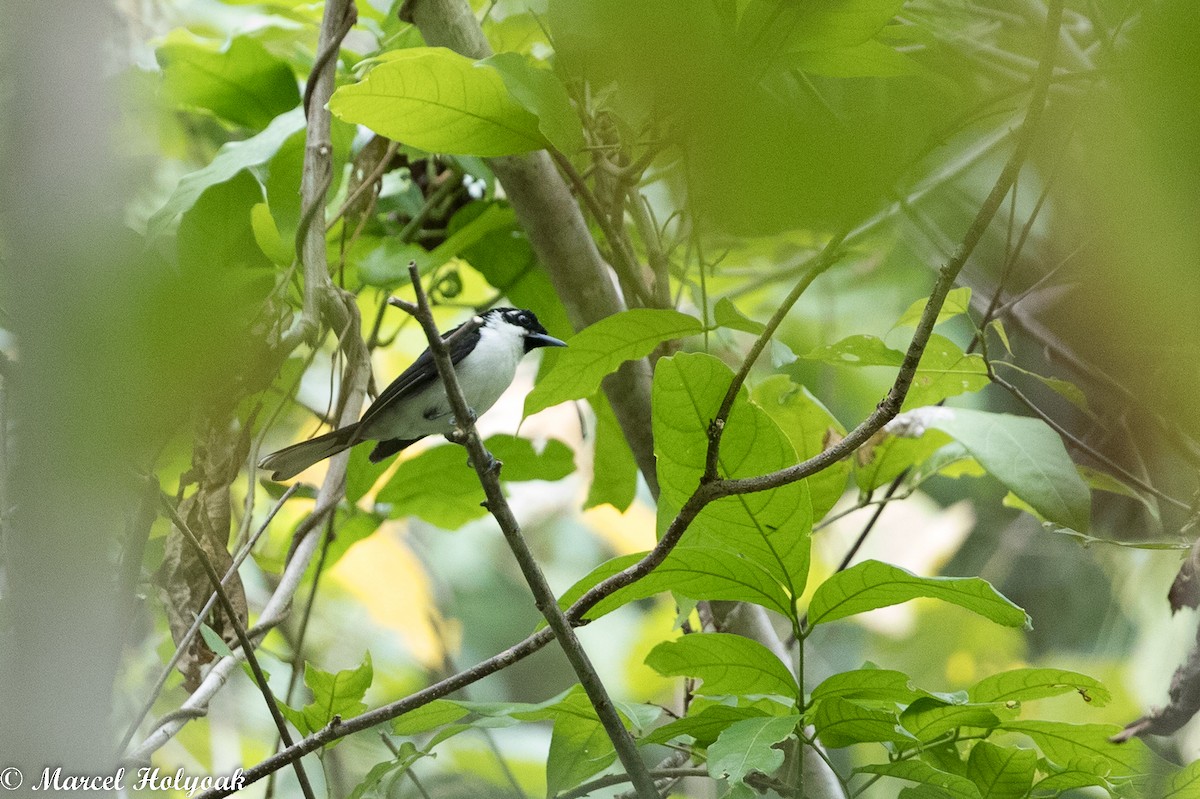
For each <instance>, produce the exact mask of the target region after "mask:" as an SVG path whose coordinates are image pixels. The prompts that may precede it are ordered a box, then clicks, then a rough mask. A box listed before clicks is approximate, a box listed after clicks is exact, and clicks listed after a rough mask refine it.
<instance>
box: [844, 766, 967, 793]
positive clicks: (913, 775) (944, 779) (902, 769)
mask: <svg viewBox="0 0 1200 799" xmlns="http://www.w3.org/2000/svg"><path fill="white" fill-rule="evenodd" d="M855 770H856V771H858V772H859V773H862V774H883V775H885V776H888V777H895V778H896V779H898V780H908V781H910V782H917V783H921V784H922V785H932V786H934V787H935V788H939V789H941V790H943V791H945V792H946V794H947V795H949V796H951V797H953V799H981V797H980V795H979V789H978V788H976V787H975V783H973V782H971V781H970V780H969V779H967V778H966V777H960V776H958V775H957V774H950V773H948V772H945V771H940V770H938V769H936V768H934V767H933V766H931V765H929V764H928V763H923V762H921V761H920V760H899V761H896V762H895V763H876V764H872V765H869V766H860V767H859V768H857V769H855Z"/></svg>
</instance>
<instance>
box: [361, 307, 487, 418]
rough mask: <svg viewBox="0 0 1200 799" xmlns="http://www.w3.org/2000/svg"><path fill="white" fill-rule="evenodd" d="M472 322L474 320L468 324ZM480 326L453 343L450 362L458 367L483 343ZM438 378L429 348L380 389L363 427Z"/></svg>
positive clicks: (443, 335)
mask: <svg viewBox="0 0 1200 799" xmlns="http://www.w3.org/2000/svg"><path fill="white" fill-rule="evenodd" d="M468 324H470V323H468ZM460 327H462V325H459V326H458V327H456V328H454V329H453V330H450V331H448V332H446V333H443V334H442V338H448V337H449V336H451V335H452V334H453V333H455V332H457V331H458V329H459V328H460ZM479 331H480V328H479V327H478V326H475V328H474V329H473V330H470V331H468V332H467V333H465V334H463V335H462V336H459V337H458V338H457V339H455V340H454V342H453V343H452V344H451V345H450V362H451V363H453V364H454V365H455V366H457V365H458V362H459V361H461V360H462V359H463V358H465V357H467V353H469V352H470V351H471V350H473V349H475V345H476V344H478V343H479V336H480V333H479ZM437 379H438V373H437V364H435V363H434V362H433V353H432V352H430V351H429V350H428V349H426V350H425V351H424V352H422V353H421V355H420V356H419V357H418V358H417V359H416V360H415V361H413V362H412V365H411V366H409V367H408V368H407V369H405V370H404V371H403V372H401V373H400V376H399V377H397V378H396V379H395V380H393V381H392V382H391V383H390V384H388V387H387V388H385V389H384V390H383V391H382V392H380V394H379V396H378V397H376V398H375V401H374V402H372V403H371V407H369V408H367V412H366V413H364V414H363V416H362V419H360V420H359V429H363V428H365V427H366V424H367V422H369V421H370V420H371V419H372V418H373V417H375V416H377V415H378V414H379V413H380V412H381V411H383V410H384V409H385V408H387V407H388V406H390V405H391V404H392V403H393V402H400V401H401V400H403V399H404V398H405V397H410V396H412V395H413V394H416V393H417V392H419V391H421V390H422V389H424V388H426V387H427V386H428V385H429V384H430V383H432V382H433V381H435V380H437Z"/></svg>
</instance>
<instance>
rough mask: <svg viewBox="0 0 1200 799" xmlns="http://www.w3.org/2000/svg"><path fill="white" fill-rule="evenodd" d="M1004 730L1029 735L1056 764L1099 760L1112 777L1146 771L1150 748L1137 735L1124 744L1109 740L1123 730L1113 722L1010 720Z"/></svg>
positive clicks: (1003, 726)
mask: <svg viewBox="0 0 1200 799" xmlns="http://www.w3.org/2000/svg"><path fill="white" fill-rule="evenodd" d="M1000 728H1001V729H1004V730H1008V731H1009V732H1019V733H1022V734H1024V735H1028V736H1029V737H1030V738H1032V739H1033V741H1034V743H1036V744H1037V745H1038V747H1039V748H1040V749H1041V750H1042V752H1044V753H1045V755H1046V757H1047V758H1049V759H1050V760H1052V761H1054V762H1055V763H1059V764H1068V763H1070V762H1071V761H1078V760H1084V759H1096V760H1100V761H1102V762H1103V763H1104V764H1105V765H1106V766H1107V767H1108V768H1110V769H1111V770H1112V771H1111V774H1112V776H1117V777H1128V776H1132V775H1135V774H1143V773H1145V772H1146V769H1147V766H1148V764H1149V758H1150V751H1149V750H1148V749H1147V748H1146V745H1145V744H1144V743H1142V741H1141V740H1139V739H1137V738H1134V739H1133V740H1130V741H1127V742H1126V743H1123V744H1114V743H1111V742H1110V741H1109V738H1111V737H1112V736H1113V735H1116V734H1117V733H1118V732H1120V731H1121V728H1120V727H1117V726H1116V725H1112V724H1066V723H1063V722H1058V721H1009V722H1006V723H1004V724H1002V725H1001V727H1000Z"/></svg>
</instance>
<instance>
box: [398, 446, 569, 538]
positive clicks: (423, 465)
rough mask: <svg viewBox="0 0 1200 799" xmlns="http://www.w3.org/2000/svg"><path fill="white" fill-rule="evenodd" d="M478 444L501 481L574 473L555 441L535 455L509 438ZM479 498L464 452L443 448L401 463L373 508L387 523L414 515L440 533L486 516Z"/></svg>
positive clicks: (565, 449)
mask: <svg viewBox="0 0 1200 799" xmlns="http://www.w3.org/2000/svg"><path fill="white" fill-rule="evenodd" d="M483 444H484V446H485V447H486V448H487V449H488V451H490V452H492V454H493V455H494V456H495V457H496V458H497V459H498V460H501V461H503V462H504V468H503V469H501V470H500V478H501V479H502V480H505V481H509V482H516V481H522V480H558V479H561V478H562V477H565V476H566V475H568V474H570V473H571V471H572V470H573V469H574V456H573V455H572V453H571V449H570V447H568V446H567V445H566V444H564V443H562V442H561V441H557V440H555V439H550V440H549V441H548V442H547V443H546V447H545V448H544V449H543V450H542V451H541V452H540V453H539V452H536V451H535V450H534V448H533V443H532V442H531V441H529V440H527V439H523V438H518V437H516V436H510V435H495V436H489V437H488V439H487V440H486V441H484V442H483ZM510 464H511V468H510ZM485 499H486V497H485V495H484V493H483V487H482V486H480V485H479V476H478V475H476V474H475V470H474V469H473V468H471V467H470V466H468V465H467V451H466V450H465V449H463V448H462V447H457V446H449V445H447V446H438V447H430V448H429V449H427V450H425V451H424V452H422V453H420V454H419V455H416V456H414V457H412V458H408V459H407V460H403V461H401V462H400V465H399V466H397V467H396V471H395V472H394V473H393V474H392V477H391V479H390V480H388V482H387V484H386V485H384V486H383V488H381V489H379V492H378V493H377V494H376V495H375V502H376V503H377V504H379V505H385V506H390V508H389V510H388V515H389V516H390V517H391V518H393V519H395V518H399V517H401V516H418V517H420V518H421V519H424V520H425V521H427V522H429V523H430V524H432V525H435V526H437V527H441V528H442V529H443V530H457V529H458V528H459V527H462V526H463V525H464V524H466V523H467V522H469V521H471V520H472V519H478V518H479V517H481V516H484V515H486V514H487V510H486V509H485V508H483V506H482V505H480V503H481V502H483V501H484V500H485Z"/></svg>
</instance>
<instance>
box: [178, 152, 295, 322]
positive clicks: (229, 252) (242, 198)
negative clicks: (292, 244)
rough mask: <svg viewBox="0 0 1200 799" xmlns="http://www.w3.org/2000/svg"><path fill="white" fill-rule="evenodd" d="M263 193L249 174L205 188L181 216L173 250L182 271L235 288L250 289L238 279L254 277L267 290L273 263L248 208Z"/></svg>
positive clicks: (253, 204)
mask: <svg viewBox="0 0 1200 799" xmlns="http://www.w3.org/2000/svg"><path fill="white" fill-rule="evenodd" d="M262 197H263V194H262V185H261V184H260V183H259V182H258V181H257V180H256V179H255V178H254V176H253V175H251V174H250V173H249V172H239V173H238V174H237V175H235V176H234V177H233V179H231V180H228V181H226V182H224V183H219V184H217V185H215V186H210V187H208V188H207V189H205V190H204V192H203V193H202V194H201V195H200V196H199V197H198V198H196V202H195V203H194V204H193V205H192V207H191V208H189V209H188V210H187V212H186V213H184V215H183V218H182V219H180V220H179V231H178V233H177V235H176V240H175V245H176V247H175V248H176V251H177V253H178V256H179V268H180V270H181V271H184V272H189V273H191V274H196V275H201V274H202V275H205V276H206V277H208V278H209V279H213V278H215V277H216V276H218V275H219V276H221V278H222V279H227V280H232V281H237V282H239V283H240V285H237V286H230V289H231V290H234V291H236V290H237V289H243V291H244V289H245V288H248V286H247V285H246V284H245V283H242V281H254V280H258V281H261V282H262V283H263V287H264V289H265V288H269V286H270V284H271V283H272V282H273V278H272V275H271V273H270V270H271V268H272V267H271V262H270V261H269V260H268V259H267V257H266V256H265V255H263V254H262V251H261V250H259V249H258V245H257V244H256V243H255V241H254V230H253V228H252V227H251V224H250V214H251V209H252V208H253V207H254V206H255V205H257V204H258V203H261V202H262ZM238 293H242V292H238ZM265 293H266V292H265V291H264V292H263V294H264V295H265ZM230 299H231V301H233V302H236V301H239V300H240V301H242V302H245V300H246V298H245V297H231V298H230Z"/></svg>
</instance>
